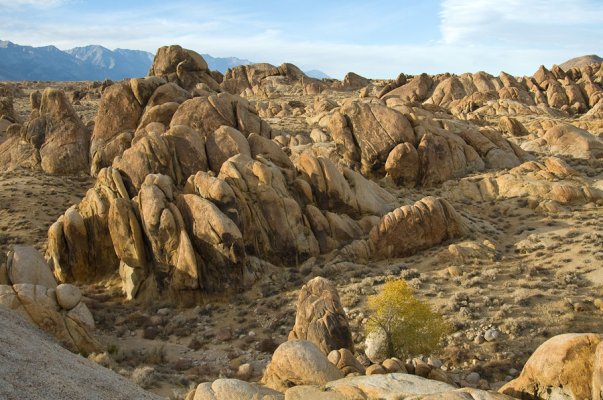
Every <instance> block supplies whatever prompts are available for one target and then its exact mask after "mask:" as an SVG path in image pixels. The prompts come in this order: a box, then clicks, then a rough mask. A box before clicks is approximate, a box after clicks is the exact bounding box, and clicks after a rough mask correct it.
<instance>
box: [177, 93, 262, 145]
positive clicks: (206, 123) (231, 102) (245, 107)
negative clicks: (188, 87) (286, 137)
mask: <svg viewBox="0 0 603 400" xmlns="http://www.w3.org/2000/svg"><path fill="white" fill-rule="evenodd" d="M175 125H187V126H189V127H191V128H193V129H195V130H197V131H199V132H200V133H201V134H203V135H209V134H210V133H212V132H214V131H215V130H216V129H218V128H220V127H221V126H222V125H226V126H230V127H233V128H235V129H237V130H239V131H240V132H241V133H243V135H244V136H246V137H247V136H249V134H250V133H257V134H259V135H261V136H264V137H270V133H271V132H272V128H271V127H270V125H269V124H268V123H267V122H265V121H263V120H262V119H261V118H260V117H259V116H258V115H257V114H256V113H255V111H254V110H253V109H252V108H251V106H250V105H249V103H248V102H246V101H245V100H243V99H241V98H240V97H236V96H233V95H230V94H228V93H220V94H217V95H211V96H209V97H195V98H193V99H190V100H187V101H185V102H184V103H182V104H181V105H180V107H178V110H176V113H175V114H174V116H173V117H172V121H171V122H170V126H175Z"/></svg>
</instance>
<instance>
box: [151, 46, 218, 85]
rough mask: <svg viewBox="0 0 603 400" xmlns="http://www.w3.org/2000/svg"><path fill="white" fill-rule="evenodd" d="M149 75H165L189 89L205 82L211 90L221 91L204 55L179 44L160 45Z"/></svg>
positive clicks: (169, 80) (166, 77)
mask: <svg viewBox="0 0 603 400" xmlns="http://www.w3.org/2000/svg"><path fill="white" fill-rule="evenodd" d="M148 75H149V76H160V77H163V78H165V79H166V80H167V81H168V82H174V83H177V84H178V85H179V86H181V87H183V88H185V89H187V90H191V89H193V88H194V87H195V86H196V85H197V84H200V83H203V84H205V85H206V86H207V87H209V88H210V89H211V90H214V91H219V84H218V82H216V81H215V79H214V78H213V77H212V75H211V74H210V72H209V68H208V67H207V62H206V61H205V60H204V59H203V57H202V56H201V55H199V54H197V53H195V52H194V51H192V50H187V49H183V48H182V47H180V46H178V45H172V46H163V47H160V48H159V49H158V50H157V54H155V59H154V60H153V64H152V65H151V69H150V70H149V73H148Z"/></svg>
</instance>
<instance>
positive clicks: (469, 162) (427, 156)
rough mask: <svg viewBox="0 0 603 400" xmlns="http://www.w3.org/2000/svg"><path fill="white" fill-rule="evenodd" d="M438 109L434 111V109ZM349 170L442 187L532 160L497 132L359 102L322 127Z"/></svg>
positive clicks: (420, 111) (415, 109)
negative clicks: (440, 185)
mask: <svg viewBox="0 0 603 400" xmlns="http://www.w3.org/2000/svg"><path fill="white" fill-rule="evenodd" d="M431 107H433V106H431ZM318 124H319V126H321V128H322V129H324V130H325V131H327V132H329V134H330V136H331V137H332V139H333V141H334V142H335V143H336V145H337V147H338V152H339V154H341V156H342V157H343V159H344V162H345V163H347V164H348V165H352V166H355V167H359V168H360V170H361V171H362V173H363V174H365V175H369V176H377V177H381V176H383V175H384V174H385V173H387V174H388V175H389V176H391V177H392V179H393V180H394V182H396V183H398V184H403V185H407V186H414V185H416V184H419V185H422V186H428V185H436V184H439V183H442V182H444V181H446V180H449V179H452V178H459V177H462V176H465V175H467V174H469V173H471V172H477V171H481V170H483V169H485V168H512V167H514V166H516V165H518V164H520V163H521V162H522V161H525V160H527V159H528V158H529V155H528V154H527V153H526V152H524V151H523V150H522V149H520V148H519V147H518V146H516V145H514V144H512V143H511V142H509V141H507V140H506V139H504V138H503V137H502V135H501V134H500V133H499V132H498V131H495V130H493V129H489V128H481V129H478V128H477V127H476V126H475V125H473V124H470V123H467V122H463V121H459V120H457V119H454V118H452V117H451V116H450V115H449V114H447V113H445V112H444V111H443V110H442V109H438V107H435V108H434V109H433V110H430V109H427V108H424V107H419V106H416V105H413V104H409V103H407V102H406V101H402V102H400V99H399V98H395V97H394V98H391V99H389V100H388V101H387V106H386V105H385V104H384V103H379V102H376V101H374V100H372V101H371V102H364V103H363V102H360V101H353V102H348V103H347V104H344V105H343V106H342V107H340V108H338V109H335V110H334V111H333V112H331V113H329V114H327V115H326V116H324V117H322V118H320V120H319V121H318Z"/></svg>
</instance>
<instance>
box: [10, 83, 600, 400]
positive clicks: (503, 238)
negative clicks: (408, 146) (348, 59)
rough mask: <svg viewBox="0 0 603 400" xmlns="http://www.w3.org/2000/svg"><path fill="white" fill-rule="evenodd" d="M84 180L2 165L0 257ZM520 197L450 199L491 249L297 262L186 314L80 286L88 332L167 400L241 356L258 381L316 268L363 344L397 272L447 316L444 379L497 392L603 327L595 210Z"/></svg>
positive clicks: (301, 121)
mask: <svg viewBox="0 0 603 400" xmlns="http://www.w3.org/2000/svg"><path fill="white" fill-rule="evenodd" d="M40 85H43V84H40ZM59 86H60V85H59ZM76 86H77V85H76ZM33 89H36V88H26V89H24V95H23V96H21V97H20V100H19V101H18V102H17V105H16V107H17V109H18V111H19V113H20V115H22V116H26V115H27V114H28V105H27V101H26V100H27V94H28V93H27V92H28V91H31V90H33ZM345 96H347V95H344V94H342V95H340V97H341V98H343V97H345ZM341 98H339V99H337V100H341ZM295 99H296V100H301V101H303V102H305V103H306V105H307V106H308V107H309V106H310V105H311V104H312V102H313V97H311V96H304V97H302V98H301V99H300V98H299V97H296V98H295ZM286 100H289V99H286ZM95 107H96V102H95V101H94V100H86V101H83V102H80V104H79V105H76V110H77V111H78V113H79V114H80V115H81V116H82V118H83V119H84V121H85V122H87V123H89V122H90V121H92V118H93V115H94V112H95ZM269 121H270V122H271V123H272V124H273V126H275V127H277V128H279V129H283V130H286V131H289V132H296V131H305V132H307V130H308V128H307V124H306V121H305V117H288V118H281V119H276V118H272V119H269ZM568 162H571V163H573V166H574V167H575V168H577V169H578V170H581V169H582V170H583V171H585V172H588V173H589V174H591V175H593V174H594V176H593V179H599V180H601V179H603V171H602V170H601V169H600V168H598V169H597V167H592V166H588V165H586V164H580V163H577V164H576V162H575V161H572V160H568ZM92 185H93V180H92V179H91V178H90V177H86V176H82V177H52V176H47V175H44V174H41V173H39V172H32V171H25V170H17V171H12V172H7V173H2V174H0V250H1V252H2V253H5V252H6V251H7V250H8V249H9V247H10V246H11V245H12V244H16V243H23V244H31V245H34V246H36V247H37V248H39V249H40V250H44V247H45V243H46V231H47V229H48V227H49V226H50V224H51V223H52V222H54V221H55V220H56V218H57V217H58V216H59V215H61V214H62V213H63V212H64V211H65V210H66V209H67V208H68V207H69V206H71V205H73V204H76V203H77V202H78V201H79V199H80V198H81V197H82V196H83V195H84V194H85V192H86V190H87V189H88V188H90V187H91V186H92ZM396 191H397V194H398V196H399V197H401V198H403V199H405V200H406V201H414V200H418V199H420V198H421V197H424V196H426V195H434V194H436V195H440V196H443V197H446V193H445V192H443V191H442V190H440V189H437V188H436V189H428V190H427V189H421V190H398V189H396ZM525 203H526V202H525V201H522V200H521V199H509V200H503V201H497V202H486V203H477V202H454V201H453V202H452V204H453V206H454V207H455V208H456V209H457V210H459V212H460V213H461V214H462V215H464V216H465V217H466V218H467V219H469V220H471V221H472V222H473V224H474V226H475V227H476V229H475V231H474V232H473V233H472V235H471V237H469V238H466V239H467V240H474V241H476V242H482V241H483V240H485V239H487V240H489V241H491V242H492V243H493V244H495V245H496V251H495V252H492V253H491V254H487V255H485V256H484V257H482V258H478V259H472V260H463V261H458V260H451V259H450V258H446V257H444V256H443V254H445V252H444V250H445V249H446V248H447V246H448V244H443V245H441V246H436V247H435V248H432V249H430V250H427V251H424V252H421V253H419V254H417V255H414V256H412V257H407V258H403V259H392V260H387V261H386V262H380V263H377V264H371V265H358V264H353V263H345V264H339V265H329V266H327V267H324V268H317V267H311V266H308V265H302V266H301V267H300V268H295V267H291V268H285V269H284V271H283V273H282V274H279V277H278V279H277V281H276V282H273V281H269V280H264V281H263V282H261V283H260V284H258V285H257V287H255V288H254V290H252V291H249V292H248V293H244V294H241V295H240V296H236V297H235V298H231V299H223V300H221V301H220V300H216V299H214V300H213V301H212V302H211V303H208V304H200V305H198V306H197V307H195V308H189V309H175V308H173V307H172V306H170V305H169V304H161V303H158V304H154V305H153V306H151V307H141V306H137V305H135V304H131V303H127V302H125V301H124V300H123V296H122V295H121V293H120V288H119V283H118V282H119V280H118V279H117V277H115V279H113V280H110V281H107V282H101V283H98V284H95V285H91V286H87V287H84V288H83V290H84V293H85V295H86V300H85V301H86V302H87V304H88V306H89V307H90V309H91V311H92V312H93V314H94V316H95V319H96V321H97V327H98V329H97V332H98V335H99V338H100V339H101V341H102V342H104V343H105V344H106V345H107V346H108V354H109V359H108V360H107V359H103V360H101V361H99V362H100V363H101V364H103V365H105V366H107V367H109V368H111V369H113V370H115V371H116V372H118V373H120V374H122V375H124V376H127V377H130V376H131V375H132V373H133V371H134V370H135V369H136V368H140V367H141V366H144V365H151V366H153V368H154V369H155V373H156V375H155V377H156V379H154V380H153V382H152V383H150V384H148V385H145V386H147V387H148V389H149V390H151V391H153V392H155V393H157V394H160V395H162V396H165V397H170V398H182V396H183V394H184V393H186V391H187V390H188V389H189V388H191V387H193V386H194V385H195V384H197V383H199V382H201V381H206V380H213V379H215V378H218V377H229V376H235V375H236V371H237V368H238V366H239V365H241V364H243V363H251V364H252V365H253V370H254V373H253V377H252V378H251V380H258V379H259V378H260V376H261V374H262V369H263V368H264V366H265V365H266V363H267V362H268V360H269V358H270V354H271V353H272V351H273V350H274V348H275V346H276V345H277V344H278V343H280V342H283V341H285V340H286V338H287V334H288V332H289V330H290V329H291V328H292V326H293V323H294V315H295V300H296V297H297V290H298V289H299V288H300V286H301V285H302V284H303V283H304V282H306V281H307V280H309V279H310V278H312V277H313V276H316V275H322V276H325V277H328V278H330V279H332V280H334V281H335V282H336V284H337V286H338V289H339V292H340V295H341V298H342V302H343V304H344V306H345V307H346V310H347V312H348V315H349V317H350V321H351V326H352V329H353V331H354V337H355V339H356V341H357V344H358V346H357V349H358V350H361V349H362V339H363V328H362V327H363V323H364V321H365V318H366V316H367V315H368V313H367V309H366V298H367V296H368V295H371V294H374V293H376V292H377V291H378V290H379V287H380V285H381V284H382V283H383V282H384V280H385V278H386V277H388V276H399V277H402V278H405V279H407V280H408V281H409V283H410V284H411V286H412V287H414V288H415V289H416V293H417V295H418V296H419V297H421V298H422V299H424V300H426V301H429V302H430V303H431V304H432V305H433V307H434V308H435V309H437V310H438V311H440V312H442V313H443V314H444V315H445V316H446V318H447V319H449V320H450V321H451V322H452V323H453V325H454V329H455V332H454V333H453V335H451V336H450V337H449V338H448V341H447V344H446V347H445V348H444V349H443V350H442V351H441V353H440V354H439V356H440V357H441V358H442V359H443V360H444V361H445V366H446V368H447V369H448V370H449V372H450V374H451V375H452V376H454V375H455V374H457V375H458V374H459V373H460V372H461V371H463V372H464V373H466V372H468V371H477V372H479V373H480V375H482V377H484V378H486V380H487V381H488V382H489V385H490V387H492V388H496V387H497V386H499V385H500V384H501V383H502V382H503V381H504V380H505V379H509V376H512V375H513V374H516V373H517V372H516V371H517V370H520V369H521V367H522V365H523V363H524V362H525V361H526V359H527V357H528V356H529V355H530V354H531V353H532V352H533V351H534V350H535V349H536V347H537V346H538V345H539V344H541V343H542V342H544V341H545V340H546V339H547V338H549V337H551V336H553V335H556V334H559V333H564V332H590V331H594V332H601V331H602V329H603V322H601V321H603V319H602V316H603V312H602V311H601V310H600V309H599V308H598V307H597V306H596V305H595V303H596V304H598V302H597V301H596V300H597V299H603V272H602V271H603V268H602V267H603V209H602V208H601V206H596V205H594V204H587V205H585V206H580V207H573V208H572V207H568V208H566V211H564V212H561V213H555V214H544V213H538V212H536V211H534V210H532V209H530V208H529V207H527V205H526V204H525ZM0 257H4V254H3V255H2V256H0ZM2 261H3V259H1V258H0V262H2ZM316 265H320V260H318V262H317V263H316ZM451 267H454V268H453V269H451ZM490 327H495V328H497V329H498V330H499V331H500V332H501V333H502V335H501V336H500V337H499V338H498V339H497V340H496V341H494V342H483V343H482V340H480V335H481V334H483V332H484V331H485V330H486V329H488V328H490ZM97 361H98V360H97Z"/></svg>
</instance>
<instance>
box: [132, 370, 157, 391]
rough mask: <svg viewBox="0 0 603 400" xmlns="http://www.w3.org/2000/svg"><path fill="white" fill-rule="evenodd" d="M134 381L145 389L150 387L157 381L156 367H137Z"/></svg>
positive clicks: (134, 372)
mask: <svg viewBox="0 0 603 400" xmlns="http://www.w3.org/2000/svg"><path fill="white" fill-rule="evenodd" d="M132 381H133V382H134V383H135V384H137V385H138V386H140V387H142V388H143V389H148V388H150V387H151V386H152V385H153V382H154V381H155V369H154V368H152V367H140V368H136V369H135V370H134V371H133V372H132Z"/></svg>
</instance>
